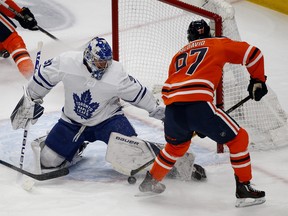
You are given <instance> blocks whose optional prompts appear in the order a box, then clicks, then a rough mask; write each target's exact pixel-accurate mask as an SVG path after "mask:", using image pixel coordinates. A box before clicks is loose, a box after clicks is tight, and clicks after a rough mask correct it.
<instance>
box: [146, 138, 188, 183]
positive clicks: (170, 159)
mask: <svg viewBox="0 0 288 216" xmlns="http://www.w3.org/2000/svg"><path fill="white" fill-rule="evenodd" d="M190 143H191V141H187V142H185V143H181V144H178V145H172V144H169V143H167V144H166V146H165V148H164V149H162V150H161V151H160V153H159V154H158V156H157V157H156V158H155V162H154V164H153V166H152V169H151V170H150V173H151V175H152V177H153V178H154V179H156V180H157V181H161V180H162V179H163V178H164V177H165V176H166V175H167V173H168V172H169V171H170V170H171V169H172V168H173V166H174V164H175V163H176V161H177V159H178V158H180V157H182V156H183V155H184V154H185V153H186V152H187V151H188V149H189V147H190Z"/></svg>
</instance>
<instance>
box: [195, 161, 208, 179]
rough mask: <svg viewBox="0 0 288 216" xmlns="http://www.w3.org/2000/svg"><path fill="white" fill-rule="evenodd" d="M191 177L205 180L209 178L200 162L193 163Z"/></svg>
mask: <svg viewBox="0 0 288 216" xmlns="http://www.w3.org/2000/svg"><path fill="white" fill-rule="evenodd" d="M191 179H194V180H196V181H205V180H206V179H207V176H206V172H205V169H204V168H203V167H202V166H200V165H198V164H193V171H192V175H191Z"/></svg>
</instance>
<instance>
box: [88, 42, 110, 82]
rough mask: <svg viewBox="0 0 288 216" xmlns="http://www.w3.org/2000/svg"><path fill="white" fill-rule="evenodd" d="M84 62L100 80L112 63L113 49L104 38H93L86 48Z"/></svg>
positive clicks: (93, 75)
mask: <svg viewBox="0 0 288 216" xmlns="http://www.w3.org/2000/svg"><path fill="white" fill-rule="evenodd" d="M83 62H84V64H85V65H86V67H87V69H88V71H89V72H90V73H91V74H92V77H94V78H96V79H97V80H100V79H101V78H102V76H103V75H104V73H105V71H106V70H107V68H108V67H109V66H110V65H111V63H112V50H111V47H110V45H109V44H108V42H107V41H106V40H105V39H104V38H100V37H95V38H93V39H92V40H91V41H90V42H89V44H88V46H87V47H86V49H85V50H84V56H83Z"/></svg>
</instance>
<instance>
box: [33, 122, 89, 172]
mask: <svg viewBox="0 0 288 216" xmlns="http://www.w3.org/2000/svg"><path fill="white" fill-rule="evenodd" d="M80 128H81V127H80V126H78V125H73V124H70V123H68V122H65V121H64V120H62V119H60V120H59V121H58V122H57V123H56V124H55V125H54V127H53V128H52V130H51V131H50V132H49V133H48V135H47V137H43V138H42V139H36V140H35V141H34V142H37V143H39V146H40V147H41V151H40V163H41V166H42V167H43V168H57V167H63V166H70V165H73V164H75V163H77V162H78V161H79V160H80V159H81V154H82V152H83V148H85V147H86V145H87V142H85V138H84V136H81V135H82V134H80V136H79V137H78V138H75V137H76V135H77V134H78V132H79V131H80Z"/></svg>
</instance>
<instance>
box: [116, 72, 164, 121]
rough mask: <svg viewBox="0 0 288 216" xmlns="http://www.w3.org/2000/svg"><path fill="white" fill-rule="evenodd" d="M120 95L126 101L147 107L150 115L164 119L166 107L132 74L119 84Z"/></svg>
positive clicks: (140, 106)
mask: <svg viewBox="0 0 288 216" xmlns="http://www.w3.org/2000/svg"><path fill="white" fill-rule="evenodd" d="M119 97H120V98H121V99H123V100H124V101H126V102H128V103H130V104H132V105H134V106H136V107H139V108H141V109H145V110H146V111H148V112H149V116H150V117H153V118H156V119H160V120H164V118H165V114H164V112H165V108H164V107H161V106H159V104H158V102H157V100H156V99H155V97H154V95H153V94H152V92H150V91H149V90H148V89H147V88H146V87H145V86H143V85H142V84H141V83H140V82H139V81H138V80H136V79H135V78H134V77H132V76H130V75H129V76H128V75H127V76H126V77H125V78H124V79H123V80H122V82H121V84H120V86H119Z"/></svg>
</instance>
